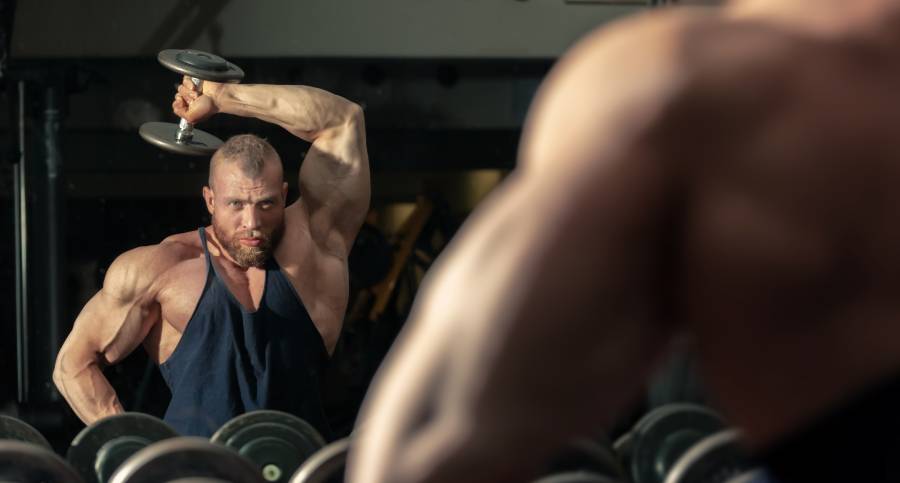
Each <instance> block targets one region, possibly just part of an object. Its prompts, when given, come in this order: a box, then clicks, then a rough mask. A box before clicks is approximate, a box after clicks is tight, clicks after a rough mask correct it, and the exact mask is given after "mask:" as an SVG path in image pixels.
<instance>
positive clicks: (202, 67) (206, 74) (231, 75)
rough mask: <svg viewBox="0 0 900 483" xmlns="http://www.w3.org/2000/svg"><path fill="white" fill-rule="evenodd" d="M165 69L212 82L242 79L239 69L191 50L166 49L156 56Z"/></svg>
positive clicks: (204, 53) (226, 62) (225, 61)
mask: <svg viewBox="0 0 900 483" xmlns="http://www.w3.org/2000/svg"><path fill="white" fill-rule="evenodd" d="M156 58H157V60H159V63H160V64H162V65H163V66H164V67H165V68H167V69H169V70H171V71H173V72H177V73H179V74H184V75H186V76H190V77H196V78H198V79H201V80H208V81H213V82H237V81H239V80H241V79H243V78H244V71H243V69H241V68H240V67H238V66H236V65H234V64H232V63H231V62H228V61H227V60H225V59H223V58H222V57H219V56H218V55H215V54H210V53H208V52H201V51H199V50H191V49H166V50H163V51H161V52H160V53H159V55H157V56H156Z"/></svg>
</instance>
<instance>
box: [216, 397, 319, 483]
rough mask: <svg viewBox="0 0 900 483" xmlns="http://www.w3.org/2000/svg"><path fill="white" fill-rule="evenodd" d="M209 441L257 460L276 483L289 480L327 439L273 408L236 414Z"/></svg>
mask: <svg viewBox="0 0 900 483" xmlns="http://www.w3.org/2000/svg"><path fill="white" fill-rule="evenodd" d="M210 441H212V442H213V443H220V444H224V445H225V446H228V447H230V448H233V449H235V450H236V451H237V452H238V453H240V454H241V455H242V456H244V457H246V458H247V459H249V460H250V461H253V462H254V463H256V465H257V466H258V467H259V468H260V470H261V471H262V474H263V477H264V478H265V479H266V480H267V481H277V482H287V481H288V480H289V479H290V477H291V475H292V474H294V472H295V471H297V468H299V467H300V464H301V463H303V462H304V461H305V460H306V459H307V458H309V457H310V456H311V455H312V454H313V453H315V452H316V451H318V450H319V449H320V448H322V447H323V446H325V440H324V439H323V438H322V436H321V435H320V434H319V432H318V431H316V429H315V428H313V427H312V426H311V425H310V424H309V423H307V422H306V421H304V420H302V419H300V418H298V417H297V416H294V415H292V414H288V413H284V412H281V411H272V410H259V411H253V412H249V413H246V414H243V415H241V416H237V417H235V418H233V419H232V420H231V421H228V422H227V423H225V424H224V425H223V426H222V427H221V428H220V429H219V430H218V431H216V432H215V434H213V435H212V438H210Z"/></svg>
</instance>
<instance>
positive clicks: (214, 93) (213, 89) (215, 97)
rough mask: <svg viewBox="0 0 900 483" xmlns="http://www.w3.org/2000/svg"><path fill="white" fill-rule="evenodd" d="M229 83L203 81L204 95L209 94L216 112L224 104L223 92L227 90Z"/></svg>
mask: <svg viewBox="0 0 900 483" xmlns="http://www.w3.org/2000/svg"><path fill="white" fill-rule="evenodd" d="M227 86H228V84H225V83H219V82H204V83H203V95H205V96H208V97H209V98H210V100H212V102H213V106H215V110H216V112H219V111H221V110H222V109H221V108H222V104H221V99H222V97H223V96H222V92H223V91H225V89H226V88H227Z"/></svg>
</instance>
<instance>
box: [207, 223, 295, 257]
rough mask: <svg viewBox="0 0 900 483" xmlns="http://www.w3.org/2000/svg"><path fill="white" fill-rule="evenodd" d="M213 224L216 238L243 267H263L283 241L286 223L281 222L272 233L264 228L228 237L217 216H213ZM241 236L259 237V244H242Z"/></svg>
mask: <svg viewBox="0 0 900 483" xmlns="http://www.w3.org/2000/svg"><path fill="white" fill-rule="evenodd" d="M212 226H213V231H214V232H215V233H216V238H217V239H218V240H219V242H220V243H221V244H222V246H223V247H225V250H226V251H227V252H228V254H229V255H231V258H232V259H233V260H234V261H235V263H237V264H238V266H240V267H241V268H249V267H256V268H262V267H263V266H265V264H266V260H268V259H269V257H270V256H272V251H273V250H274V247H276V246H278V242H279V241H281V235H282V234H283V233H284V224H283V223H279V224H278V225H276V227H275V228H274V229H273V230H272V231H271V232H270V233H265V232H263V231H262V230H251V231H240V232H237V233H235V234H234V236H232V237H231V238H228V237H226V236H225V233H224V231H223V230H221V229H219V226H218V225H217V224H216V220H215V218H213V223H212ZM241 238H258V239H259V246H255V247H247V246H244V245H241Z"/></svg>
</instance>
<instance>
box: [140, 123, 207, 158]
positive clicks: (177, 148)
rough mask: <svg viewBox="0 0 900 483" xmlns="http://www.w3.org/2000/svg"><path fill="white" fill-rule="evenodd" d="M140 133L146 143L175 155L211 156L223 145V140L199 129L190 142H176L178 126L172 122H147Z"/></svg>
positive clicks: (194, 132)
mask: <svg viewBox="0 0 900 483" xmlns="http://www.w3.org/2000/svg"><path fill="white" fill-rule="evenodd" d="M139 132H140V134H141V137H142V138H144V141H147V142H148V143H150V144H153V145H155V146H156V147H158V148H162V149H165V150H166V151H169V152H171V153H175V154H186V155H189V156H211V155H212V153H214V152H216V150H217V149H219V146H221V145H222V140H221V139H219V138H217V137H215V136H213V135H212V134H210V133H208V132H206V131H201V130H200V129H197V128H194V131H193V134H194V135H193V137H192V138H191V139H190V140H188V141H186V142H182V143H179V142H178V141H176V140H175V133H177V132H178V124H174V123H171V122H145V123H144V124H142V125H141V129H140V131H139Z"/></svg>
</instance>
